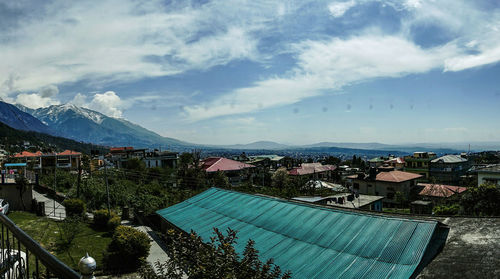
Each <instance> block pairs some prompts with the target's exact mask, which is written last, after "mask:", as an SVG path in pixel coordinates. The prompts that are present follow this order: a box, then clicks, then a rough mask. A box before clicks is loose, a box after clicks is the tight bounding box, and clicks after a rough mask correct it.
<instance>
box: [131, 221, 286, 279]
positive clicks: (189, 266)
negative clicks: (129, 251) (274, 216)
mask: <svg viewBox="0 0 500 279" xmlns="http://www.w3.org/2000/svg"><path fill="white" fill-rule="evenodd" d="M236 234H237V233H236V231H233V230H231V229H229V228H228V230H227V234H226V235H224V234H223V233H222V232H220V231H219V230H218V229H216V228H214V237H211V238H210V242H208V243H204V242H203V240H202V239H201V237H199V236H198V235H197V234H196V233H195V232H193V231H192V232H191V233H190V234H189V235H187V234H183V233H180V234H175V232H174V231H173V230H170V231H169V232H168V234H167V243H169V245H168V250H169V256H170V259H169V260H168V261H166V262H164V263H160V262H157V263H156V266H157V269H158V270H159V274H155V272H154V271H153V270H152V268H151V267H149V265H148V266H144V267H143V269H142V270H141V272H140V274H141V276H142V278H143V279H167V278H168V279H174V278H175V279H180V278H183V275H184V274H185V275H187V276H188V277H189V278H213V279H219V278H235V279H247V278H249V279H275V278H283V279H285V278H291V277H290V272H285V273H284V274H282V272H281V269H280V268H279V266H276V265H274V264H273V260H272V259H269V260H267V261H266V262H264V263H263V262H261V261H260V260H259V256H258V253H259V252H258V250H257V249H255V242H254V241H252V240H249V241H248V242H247V245H246V247H245V250H244V252H243V257H240V256H239V255H238V254H237V253H236V251H235V248H234V245H235V243H236V240H237V235H236Z"/></svg>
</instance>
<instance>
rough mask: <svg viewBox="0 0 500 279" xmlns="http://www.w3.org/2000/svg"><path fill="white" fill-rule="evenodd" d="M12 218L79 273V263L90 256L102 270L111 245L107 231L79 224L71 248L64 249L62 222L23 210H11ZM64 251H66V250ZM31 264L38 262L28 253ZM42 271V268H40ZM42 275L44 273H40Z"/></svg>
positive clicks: (41, 266)
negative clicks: (107, 250)
mask: <svg viewBox="0 0 500 279" xmlns="http://www.w3.org/2000/svg"><path fill="white" fill-rule="evenodd" d="M9 218H10V219H11V220H12V221H13V222H14V223H16V225H17V226H19V228H21V229H22V230H23V231H25V232H26V233H27V234H28V235H29V236H31V237H32V238H33V239H34V240H36V241H37V242H38V243H40V245H42V246H43V247H45V248H46V249H47V250H49V252H50V253H52V254H53V255H54V256H56V257H57V258H58V259H60V260H61V261H62V262H64V263H65V264H67V265H68V266H70V267H71V268H73V269H75V270H78V261H79V260H80V258H81V257H82V256H83V255H85V253H87V252H88V253H89V255H90V256H92V257H93V258H94V259H95V260H96V262H97V269H98V270H99V271H102V270H103V264H102V257H103V252H105V251H106V248H107V247H108V245H109V243H110V242H111V235H109V233H108V232H103V231H96V230H94V229H93V228H92V226H90V225H89V224H87V223H84V222H82V223H80V225H81V226H80V230H79V231H78V234H77V235H76V236H75V238H74V240H73V243H72V245H69V246H65V247H61V246H60V245H59V244H60V243H61V242H60V241H61V240H60V238H61V233H60V225H61V224H60V222H59V221H55V220H52V219H49V218H47V217H39V216H36V215H35V214H33V213H29V212H24V211H12V212H11V213H10V214H9ZM63 248H64V249H63ZM28 257H29V262H30V265H31V264H32V263H35V256H34V255H33V253H29V256H28ZM40 268H41V269H42V270H43V265H40ZM41 272H43V271H41Z"/></svg>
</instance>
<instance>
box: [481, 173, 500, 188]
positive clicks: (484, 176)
mask: <svg viewBox="0 0 500 279" xmlns="http://www.w3.org/2000/svg"><path fill="white" fill-rule="evenodd" d="M486 182H490V183H495V182H496V183H495V184H496V185H497V186H500V173H494V172H483V173H481V172H478V174H477V185H481V184H483V183H486Z"/></svg>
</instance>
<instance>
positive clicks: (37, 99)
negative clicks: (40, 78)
mask: <svg viewBox="0 0 500 279" xmlns="http://www.w3.org/2000/svg"><path fill="white" fill-rule="evenodd" d="M58 93H59V88H57V86H55V85H48V86H45V87H43V88H42V89H41V90H40V91H38V92H37V93H32V94H27V93H21V94H18V95H17V96H16V100H15V103H17V104H21V105H23V106H26V107H29V108H33V109H37V108H41V107H47V106H51V105H58V104H60V102H59V101H58V100H56V99H55V97H56V95H57V94H58Z"/></svg>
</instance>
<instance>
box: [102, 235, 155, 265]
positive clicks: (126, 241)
mask: <svg viewBox="0 0 500 279" xmlns="http://www.w3.org/2000/svg"><path fill="white" fill-rule="evenodd" d="M150 246H151V244H150V242H149V237H148V235H147V234H146V233H143V232H141V231H138V230H136V229H134V228H132V227H127V226H118V227H117V228H116V229H115V232H114V234H113V238H112V240H111V243H110V244H109V246H108V251H107V252H108V253H107V254H106V256H105V268H107V269H109V270H112V271H115V272H122V271H131V270H135V269H137V268H138V267H139V266H140V265H141V264H142V263H143V261H144V260H145V259H146V257H147V256H148V255H149V248H150Z"/></svg>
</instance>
